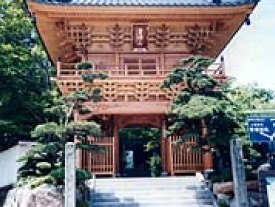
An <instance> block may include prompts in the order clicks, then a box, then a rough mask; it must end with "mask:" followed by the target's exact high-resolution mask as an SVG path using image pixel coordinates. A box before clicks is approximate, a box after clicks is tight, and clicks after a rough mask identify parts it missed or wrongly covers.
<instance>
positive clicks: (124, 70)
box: [57, 62, 227, 81]
mask: <svg viewBox="0 0 275 207" xmlns="http://www.w3.org/2000/svg"><path fill="white" fill-rule="evenodd" d="M176 66H177V65H166V67H165V68H163V67H162V68H161V67H156V65H154V64H152V63H148V64H143V65H142V66H140V65H136V64H127V65H124V67H120V66H118V65H108V66H105V67H100V66H95V68H94V69H92V70H93V71H95V72H99V71H101V72H104V73H106V74H107V75H108V77H109V78H114V79H116V78H146V77H148V78H165V77H166V76H167V74H168V73H169V72H170V71H172V69H173V68H175V67H176ZM85 71H86V70H80V69H76V65H75V64H71V63H61V62H58V63H57V78H60V79H79V78H81V75H82V74H83V73H84V72H85ZM205 73H206V74H208V75H211V76H213V77H214V78H215V79H217V80H220V81H222V80H226V79H227V77H226V75H225V71H224V66H223V63H214V64H213V65H211V66H210V67H209V68H208V69H207V70H206V71H205Z"/></svg>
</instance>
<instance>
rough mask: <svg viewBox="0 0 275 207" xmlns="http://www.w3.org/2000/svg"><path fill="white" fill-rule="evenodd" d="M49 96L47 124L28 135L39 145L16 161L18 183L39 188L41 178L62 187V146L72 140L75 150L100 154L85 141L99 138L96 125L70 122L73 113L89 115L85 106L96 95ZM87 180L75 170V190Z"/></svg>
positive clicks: (99, 130) (78, 93) (41, 125)
mask: <svg viewBox="0 0 275 207" xmlns="http://www.w3.org/2000/svg"><path fill="white" fill-rule="evenodd" d="M87 73H90V72H89V71H88V72H87ZM102 77H103V76H101V75H95V76H94V79H96V78H102ZM51 95H52V97H53V101H52V104H48V105H47V107H46V108H45V110H44V111H45V114H46V115H47V122H46V123H44V124H39V125H37V126H36V127H35V129H34V130H33V131H32V132H31V135H32V137H34V138H35V139H37V140H38V141H39V144H38V145H37V146H35V147H34V148H33V149H31V150H30V151H29V152H27V153H26V155H25V156H23V157H22V158H21V159H20V161H21V162H23V166H22V167H21V168H20V170H19V174H18V175H19V183H24V181H27V182H28V181H29V180H31V183H33V182H37V183H38V184H41V182H40V181H41V178H43V177H45V176H49V177H50V178H51V180H53V184H56V185H62V184H63V179H64V176H63V175H64V163H65V155H64V154H65V152H64V151H65V144H66V143H67V142H70V141H73V140H74V139H78V141H79V142H78V143H77V145H76V146H77V147H78V148H82V149H85V150H93V151H96V150H97V151H99V152H101V151H103V150H104V149H102V148H101V147H98V146H95V145H92V144H89V142H88V137H98V136H101V134H102V133H101V129H100V126H99V125H98V124H97V123H95V122H93V121H74V120H73V115H74V113H77V112H78V111H79V110H82V111H83V110H85V111H86V112H87V113H89V109H88V108H86V106H85V102H91V101H95V100H98V97H99V96H100V91H98V90H96V89H94V90H92V92H91V91H85V90H84V91H75V92H73V93H71V94H69V95H68V96H65V97H60V96H59V95H58V94H56V93H55V91H53V92H52V94H51ZM27 178H29V179H27ZM89 178H90V175H89V174H88V173H87V172H86V171H82V170H78V171H77V183H78V186H79V188H81V189H83V190H84V189H85V187H84V181H85V180H86V179H89ZM36 180H37V181H36ZM42 181H43V179H42ZM31 185H32V184H31ZM34 186H37V185H36V184H35V185H34Z"/></svg>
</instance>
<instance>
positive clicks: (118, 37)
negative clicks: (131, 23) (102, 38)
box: [110, 24, 124, 50]
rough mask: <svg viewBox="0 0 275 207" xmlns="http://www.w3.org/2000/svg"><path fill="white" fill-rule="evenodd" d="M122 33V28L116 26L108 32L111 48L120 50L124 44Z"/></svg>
mask: <svg viewBox="0 0 275 207" xmlns="http://www.w3.org/2000/svg"><path fill="white" fill-rule="evenodd" d="M123 40H124V31H123V28H122V27H121V26H120V25H119V24H116V25H115V26H113V27H112V28H111V30H110V44H111V46H112V47H113V48H114V49H115V50H117V49H120V48H121V47H122V45H123V43H124V41H123Z"/></svg>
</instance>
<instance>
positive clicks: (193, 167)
mask: <svg viewBox="0 0 275 207" xmlns="http://www.w3.org/2000/svg"><path fill="white" fill-rule="evenodd" d="M178 139H179V137H178V136H171V137H169V138H168V144H167V147H168V149H167V151H168V159H169V160H168V163H169V165H170V166H168V170H169V171H170V173H171V175H175V174H182V173H195V172H198V171H201V170H203V158H202V153H200V152H193V151H191V150H190V147H191V146H192V145H194V144H195V142H196V140H195V138H190V139H189V140H188V141H186V142H184V143H176V142H177V140H178Z"/></svg>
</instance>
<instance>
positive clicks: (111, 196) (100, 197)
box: [93, 192, 212, 200]
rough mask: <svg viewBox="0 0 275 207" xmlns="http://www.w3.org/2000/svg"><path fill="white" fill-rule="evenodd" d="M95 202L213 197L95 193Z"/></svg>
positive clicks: (190, 194)
mask: <svg viewBox="0 0 275 207" xmlns="http://www.w3.org/2000/svg"><path fill="white" fill-rule="evenodd" d="M93 196H94V197H93V199H94V200H112V199H117V198H120V199H128V198H129V199H144V200H147V199H211V198H212V196H211V195H210V194H209V193H196V192H192V193H170V192H168V193H160V192H156V193H154V194H148V193H139V192H137V193H135V194H132V193H117V192H116V193H95V194H93Z"/></svg>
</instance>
